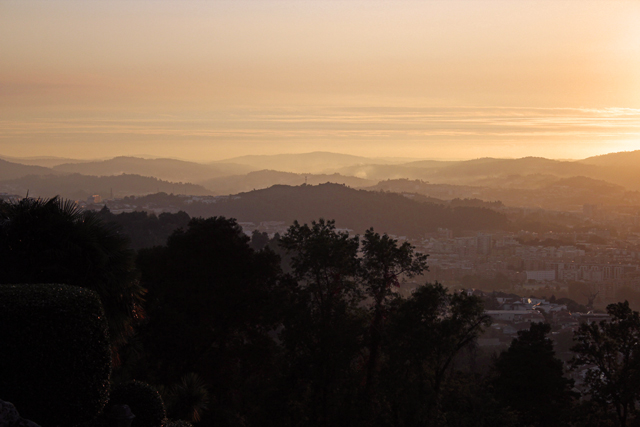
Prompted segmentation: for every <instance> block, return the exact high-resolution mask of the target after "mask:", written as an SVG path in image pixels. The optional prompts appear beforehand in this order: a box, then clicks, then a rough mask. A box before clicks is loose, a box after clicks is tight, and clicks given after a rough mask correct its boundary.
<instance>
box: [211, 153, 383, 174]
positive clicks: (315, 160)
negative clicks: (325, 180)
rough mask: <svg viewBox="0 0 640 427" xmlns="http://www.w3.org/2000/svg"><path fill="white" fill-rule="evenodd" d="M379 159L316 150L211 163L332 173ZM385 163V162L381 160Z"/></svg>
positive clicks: (299, 171) (287, 170)
mask: <svg viewBox="0 0 640 427" xmlns="http://www.w3.org/2000/svg"><path fill="white" fill-rule="evenodd" d="M376 162H380V160H376V159H371V158H368V157H360V156H352V155H349V154H338V153H329V152H324V151H316V152H313V153H302V154H275V155H268V156H267V155H253V156H242V157H234V158H232V159H228V160H223V161H221V162H215V163H212V164H213V165H220V164H224V163H236V164H241V165H247V166H252V167H253V168H255V169H271V170H278V171H283V172H293V173H313V174H318V173H334V172H337V171H338V169H340V168H343V167H346V166H352V165H359V164H372V163H376ZM383 163H385V162H383Z"/></svg>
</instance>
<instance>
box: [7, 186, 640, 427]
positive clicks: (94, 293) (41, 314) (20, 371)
mask: <svg viewBox="0 0 640 427" xmlns="http://www.w3.org/2000/svg"><path fill="white" fill-rule="evenodd" d="M108 215H109V213H108V212H106V211H104V212H101V213H87V212H81V211H78V210H77V209H76V208H75V207H74V205H72V204H69V203H65V202H63V201H60V200H58V199H52V200H34V199H23V200H22V201H20V202H19V203H17V204H6V203H2V204H0V271H1V272H2V274H1V275H0V284H2V286H0V324H1V325H2V328H0V342H1V343H2V345H1V346H0V399H2V400H5V401H10V402H12V403H14V404H15V405H16V407H17V408H18V410H19V411H20V412H21V415H22V416H24V417H25V418H30V419H32V420H33V421H36V422H38V423H39V424H41V425H42V426H43V427H47V426H76V425H84V426H99V425H107V424H106V423H107V419H108V417H109V416H110V415H112V411H113V408H114V407H115V405H118V404H127V405H129V406H130V408H131V410H132V412H133V413H134V414H135V415H136V418H135V421H134V423H133V426H140V427H142V426H148V427H154V426H156V427H157V426H161V425H162V424H164V425H165V426H186V425H188V423H187V422H191V423H194V424H197V425H198V426H567V425H569V426H630V425H637V424H638V423H640V417H637V414H636V408H637V404H638V400H639V399H640V385H639V384H640V369H639V368H640V317H639V315H638V313H637V312H634V311H632V310H631V309H630V308H629V305H628V304H627V303H626V302H625V303H618V304H612V305H610V306H609V307H608V312H609V314H610V316H611V320H610V321H608V322H602V323H592V324H583V325H582V326H581V327H580V329H579V330H578V331H577V333H576V335H575V345H574V347H573V352H574V354H575V358H574V360H573V361H572V363H571V366H564V365H563V363H562V362H561V361H560V360H558V359H557V358H556V357H555V353H554V350H553V344H552V341H551V340H550V339H549V333H550V328H549V326H548V325H546V324H533V325H531V327H530V329H528V330H524V331H521V332H520V333H519V335H518V338H517V339H515V340H514V341H513V342H512V344H511V346H510V347H509V349H508V350H506V351H505V352H503V353H502V354H500V355H496V357H495V358H494V360H493V361H492V363H491V366H490V367H488V368H484V367H482V366H479V365H478V364H477V363H476V361H477V358H476V357H475V355H476V350H477V347H476V344H475V343H476V338H477V337H478V336H479V334H480V333H481V332H482V331H483V329H484V328H486V327H487V326H488V325H489V324H490V319H489V318H488V317H487V316H486V315H485V313H484V307H483V304H482V301H481V300H480V299H478V298H476V297H474V296H471V295H467V293H465V292H458V291H455V292H452V291H449V290H447V289H444V288H443V287H442V286H441V285H439V284H437V283H435V284H429V283H427V284H425V285H423V286H420V287H418V288H417V289H416V290H415V291H414V292H413V293H412V294H411V296H410V297H407V298H403V297H400V296H399V294H398V293H397V292H395V290H396V289H397V287H399V286H400V285H401V282H402V280H403V279H405V278H411V277H418V276H419V275H420V273H421V272H423V271H424V270H425V269H426V268H427V257H426V256H424V255H421V254H418V253H416V252H415V251H414V248H413V247H412V246H411V245H409V244H408V243H403V244H399V243H398V242H397V241H396V240H394V239H392V238H390V237H389V236H387V235H380V234H378V233H376V232H375V231H374V230H372V229H370V230H367V231H366V232H365V233H364V234H363V235H362V236H351V235H348V234H346V233H342V232H339V231H337V230H336V228H335V225H334V223H333V222H332V221H325V220H322V219H321V220H318V221H314V222H312V223H311V224H309V225H308V224H299V223H297V222H296V223H294V225H293V226H291V227H290V228H289V230H288V231H287V233H286V234H285V235H283V236H281V237H279V238H275V239H271V240H269V239H268V238H267V237H266V236H264V235H260V234H259V233H256V234H254V236H253V239H250V238H249V237H247V236H246V235H245V234H244V233H243V232H242V229H241V228H240V227H239V226H238V225H237V223H236V221H235V220H233V219H227V218H224V217H211V218H206V219H204V218H193V219H190V220H189V221H188V222H185V220H186V218H185V217H184V216H162V215H161V216H160V217H159V218H156V219H155V220H156V221H157V224H156V225H157V228H156V229H155V231H154V233H156V234H153V233H151V234H150V235H154V236H162V235H163V234H167V235H168V239H167V240H164V239H163V238H162V237H157V238H158V240H157V242H154V244H155V245H156V246H153V247H148V248H143V249H140V250H139V251H137V252H134V251H133V250H131V249H129V243H128V239H127V238H125V237H124V234H123V233H122V231H121V230H122V229H124V228H126V227H131V229H132V230H134V229H135V227H133V226H132V225H131V224H127V225H125V224H121V228H120V229H118V228H115V227H114V226H112V225H109V224H108V223H106V222H105V221H103V220H102V219H101V217H103V218H105V219H108V218H109V217H108ZM112 219H113V218H112ZM174 228H175V229H174ZM142 235H146V234H145V233H142ZM143 246H144V245H143ZM61 284H65V285H69V286H64V285H61ZM103 310H104V311H103ZM569 368H571V369H572V372H574V373H575V372H580V373H581V375H576V376H575V377H576V378H579V379H580V380H579V382H574V380H572V379H569V376H568V375H567V374H568V371H567V370H568V369H569ZM72 380H73V381H72ZM169 419H171V420H174V421H169Z"/></svg>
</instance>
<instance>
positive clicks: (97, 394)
mask: <svg viewBox="0 0 640 427" xmlns="http://www.w3.org/2000/svg"><path fill="white" fill-rule="evenodd" d="M0 325H2V328H0V343H2V344H1V345H0V396H1V397H2V398H3V399H6V400H9V401H11V402H12V403H14V404H15V405H16V407H18V408H20V414H21V415H22V416H23V417H24V418H27V419H30V420H33V421H34V422H36V423H38V424H40V425H42V426H43V427H46V426H71V425H75V424H78V423H80V422H84V421H88V420H90V419H92V418H94V417H95V416H97V415H98V414H99V413H100V411H101V410H102V408H103V407H104V405H105V403H106V402H107V400H108V387H109V376H110V374H111V353H110V348H109V337H108V333H107V322H106V319H105V317H104V312H103V309H102V304H101V303H100V298H99V297H98V295H97V294H96V293H95V292H93V291H91V290H88V289H84V288H79V287H71V286H65V285H42V284H41V285H2V286H0Z"/></svg>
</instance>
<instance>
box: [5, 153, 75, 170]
mask: <svg viewBox="0 0 640 427" xmlns="http://www.w3.org/2000/svg"><path fill="white" fill-rule="evenodd" d="M0 158H2V159H4V160H7V161H9V162H13V163H20V164H22V165H31V166H42V167H45V168H52V167H54V166H57V165H61V164H63V163H84V162H87V161H88V160H79V159H69V158H65V157H53V156H41V157H7V156H0Z"/></svg>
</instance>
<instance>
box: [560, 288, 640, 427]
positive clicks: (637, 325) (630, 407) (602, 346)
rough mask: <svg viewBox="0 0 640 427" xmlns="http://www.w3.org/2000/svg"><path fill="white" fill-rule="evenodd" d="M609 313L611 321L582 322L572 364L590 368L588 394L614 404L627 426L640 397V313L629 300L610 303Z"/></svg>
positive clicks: (593, 398) (597, 400) (588, 369)
mask: <svg viewBox="0 0 640 427" xmlns="http://www.w3.org/2000/svg"><path fill="white" fill-rule="evenodd" d="M607 313H608V314H609V316H611V319H610V320H603V321H601V322H600V323H595V322H593V323H583V324H582V325H580V328H579V329H578V331H576V333H575V337H574V339H575V341H577V344H576V345H575V346H574V347H572V349H571V350H572V351H573V352H574V353H576V355H575V357H574V359H573V361H572V365H573V367H574V368H581V367H585V368H586V377H585V383H586V385H587V387H588V389H587V390H586V392H587V394H588V395H590V396H591V398H592V400H594V401H596V402H598V403H600V404H601V405H602V406H603V407H604V408H605V409H607V408H609V407H613V409H614V410H615V413H616V416H617V419H618V424H619V425H620V426H621V427H624V426H626V425H627V421H628V420H629V418H630V416H634V415H635V413H636V405H637V403H638V400H639V399H640V387H638V384H639V383H640V315H639V314H638V312H637V311H632V310H631V308H630V307H629V303H628V302H627V301H625V302H619V303H616V304H610V305H608V306H607Z"/></svg>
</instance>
